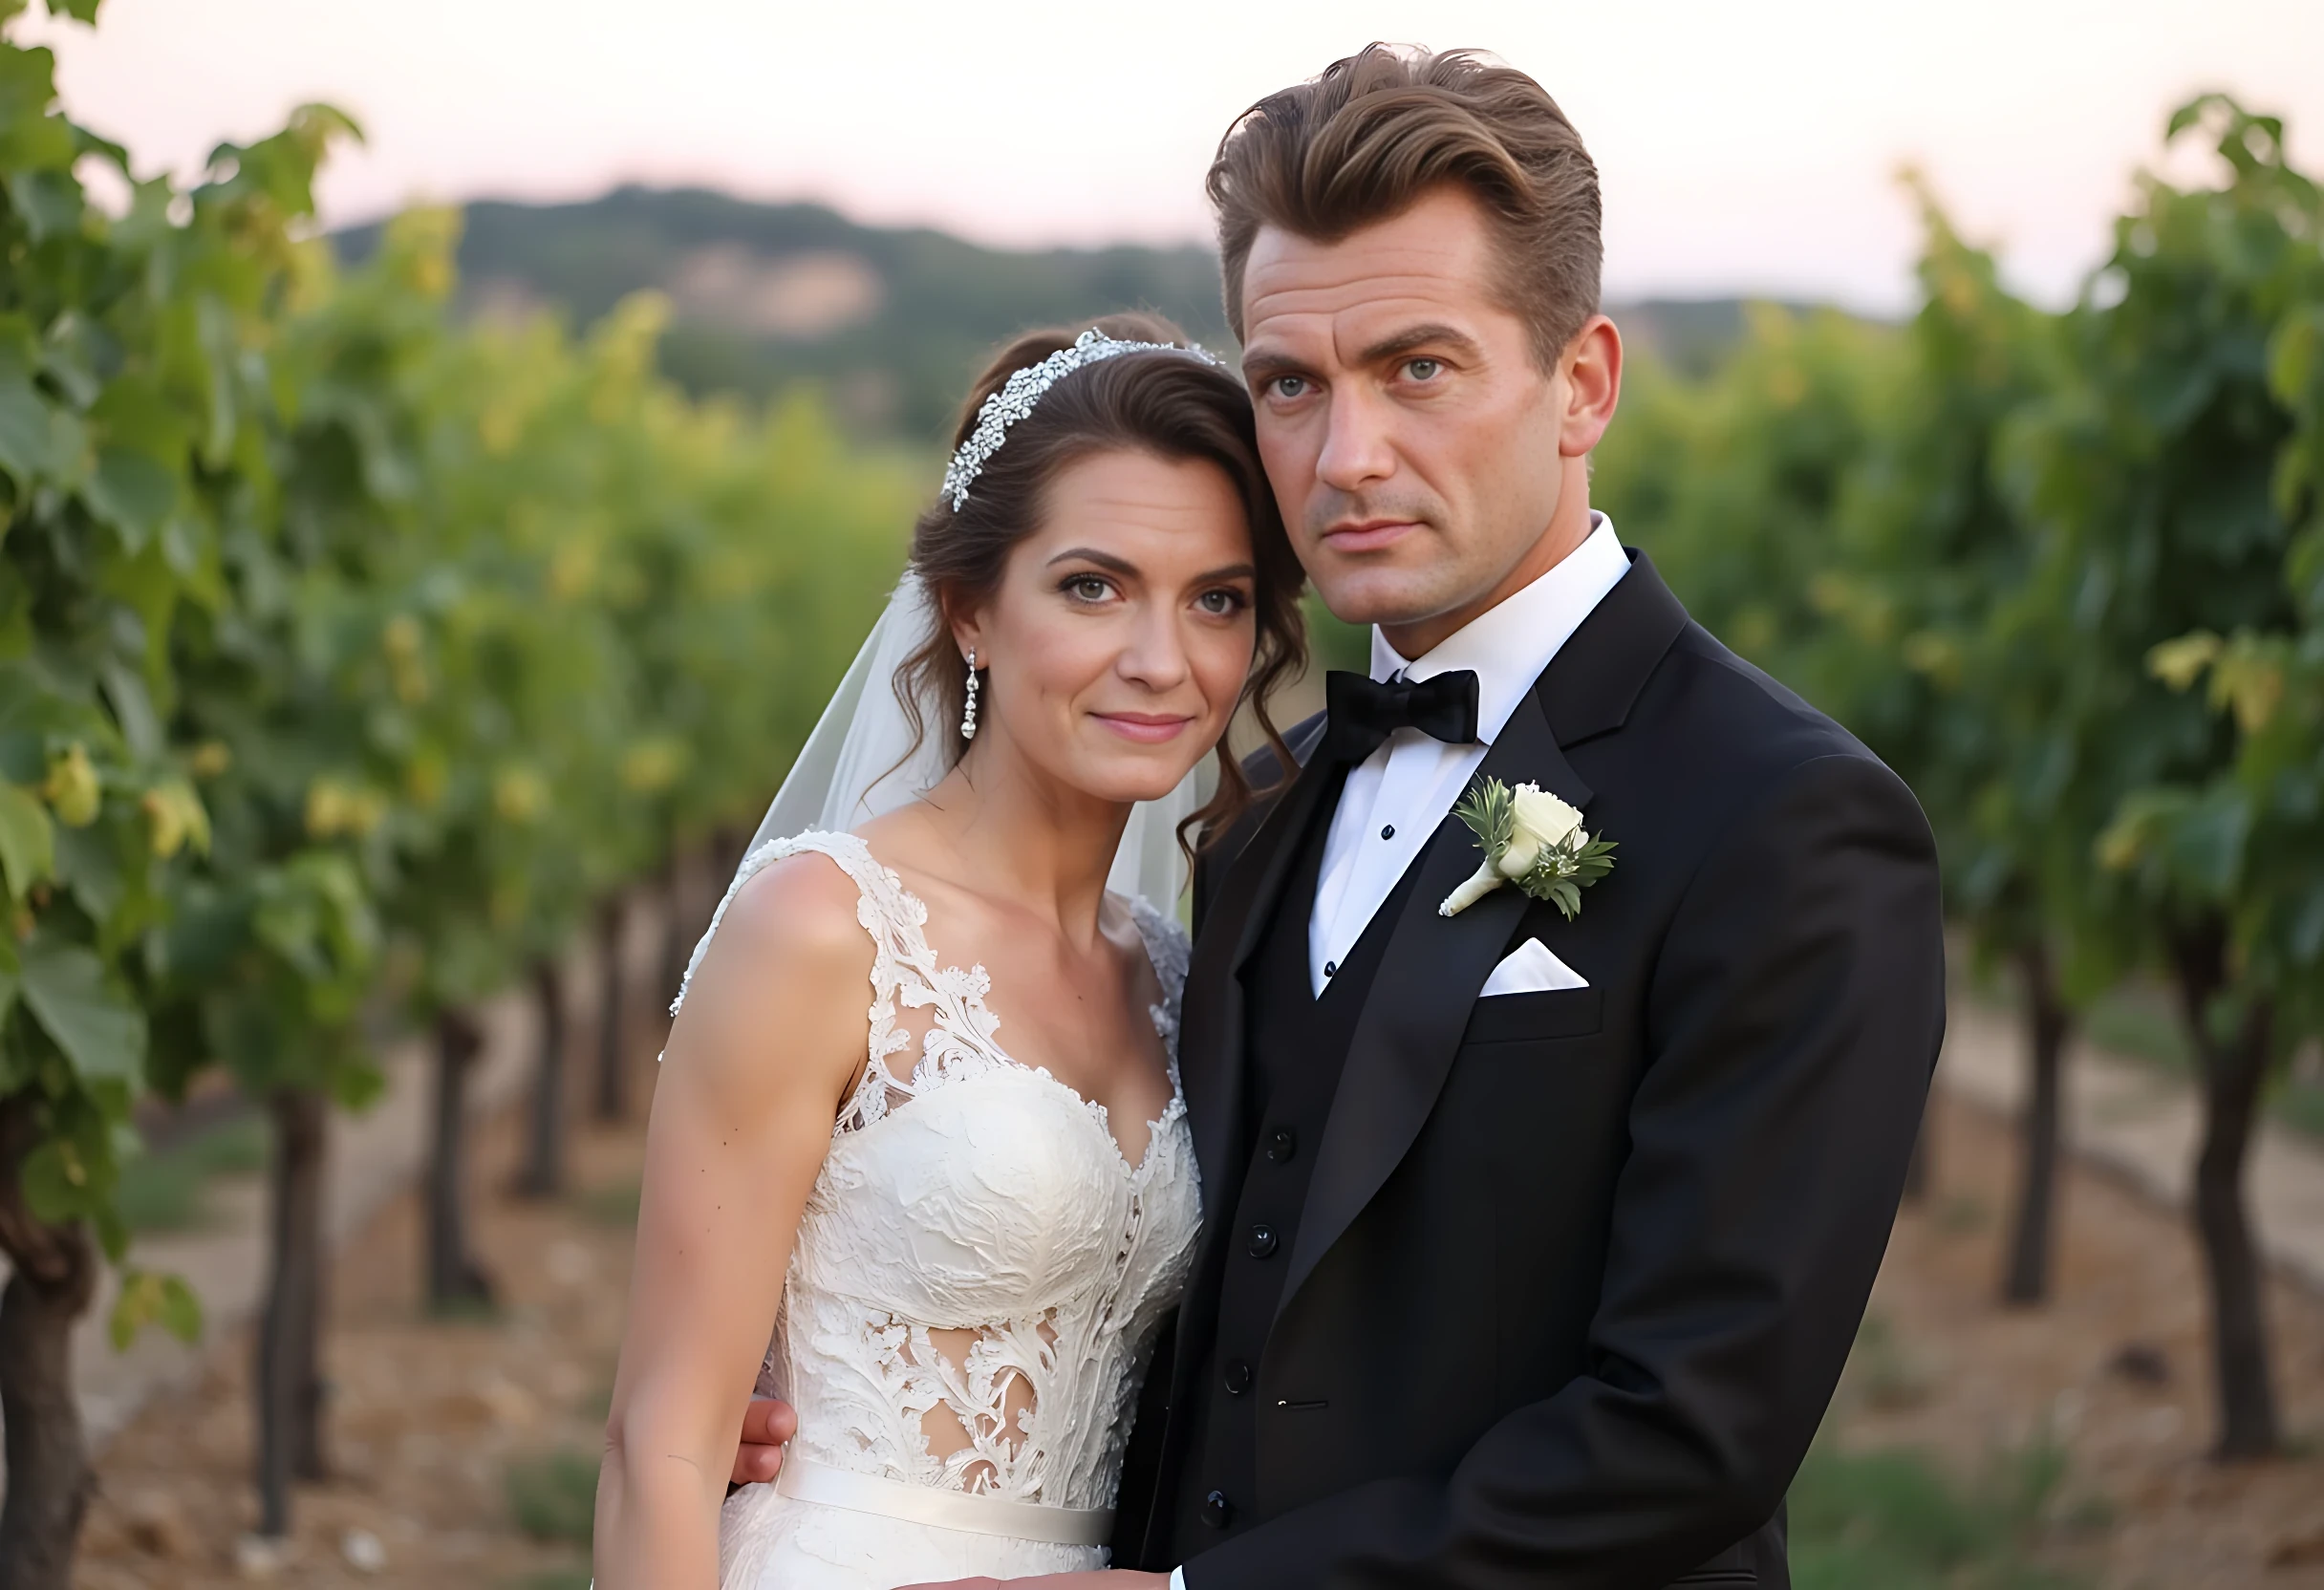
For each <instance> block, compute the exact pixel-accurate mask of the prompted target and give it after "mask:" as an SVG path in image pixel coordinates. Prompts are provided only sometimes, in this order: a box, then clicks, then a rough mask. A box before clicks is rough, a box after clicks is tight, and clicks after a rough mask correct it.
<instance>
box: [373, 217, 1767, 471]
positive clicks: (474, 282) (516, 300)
mask: <svg viewBox="0 0 2324 1590" xmlns="http://www.w3.org/2000/svg"><path fill="white" fill-rule="evenodd" d="M466 216H467V225H466V229H465V232H464V233H463V238H462V241H461V248H460V269H461V293H462V300H463V309H464V310H465V311H466V312H469V313H472V314H476V315H479V316H484V317H504V318H521V317H523V316H525V315H527V314H530V313H533V312H538V311H541V310H545V309H548V310H556V311H559V312H564V313H566V314H568V315H570V317H571V318H572V319H573V320H574V322H575V323H577V324H581V325H587V324H588V323H589V322H591V321H592V320H595V319H596V318H597V317H598V316H600V315H602V314H603V313H605V312H606V311H607V310H609V309H611V308H613V305H614V304H615V303H616V302H618V301H619V300H620V299H621V298H622V297H623V296H624V295H625V294H627V293H630V292H634V291H636V290H639V289H641V288H653V289H656V290H660V291H662V292H664V293H666V294H668V296H669V298H670V300H671V303H672V306H673V309H674V311H675V312H674V315H673V321H672V325H671V328H670V331H669V333H668V334H667V336H666V337H665V339H664V341H663V344H662V364H663V368H664V369H665V370H666V371H667V372H668V374H669V375H670V376H671V377H672V378H673V379H675V380H677V381H678V382H679V383H680V384H682V385H684V386H685V387H687V388H689V389H690V390H692V391H695V392H713V391H730V392H739V393H742V394H744V395H746V396H749V397H754V398H764V397H766V396H768V395H770V394H772V393H775V392H779V391H781V390H783V389H784V388H785V387H788V386H792V385H795V384H798V383H800V382H803V381H804V382H812V383H814V384H816V385H819V386H821V387H823V388H824V389H825V390H826V391H827V392H828V395H829V397H830V398H831V401H832V403H833V406H834V407H835V408H836V409H837V410H838V412H839V414H840V415H841V417H842V418H843V419H844V420H845V421H846V422H847V423H848V424H849V426H850V428H851V429H854V430H856V431H858V432H860V433H863V434H866V435H871V436H880V437H893V438H898V439H902V440H912V441H933V440H936V439H938V438H940V437H941V436H942V435H943V434H944V433H945V431H946V430H947V428H948V427H949V426H950V424H951V422H952V419H953V413H954V406H955V405H956V404H957V403H958V401H959V398H960V395H961V393H962V392H963V390H964V389H965V388H966V386H967V384H968V380H969V377H970V376H973V375H974V374H975V373H976V370H977V369H978V367H979V365H980V364H981V363H982V361H983V359H984V358H985V357H986V355H988V354H989V353H990V351H991V350H992V349H993V348H994V347H995V346H996V345H997V344H999V343H1000V342H1001V341H1002V340H1003V339H1005V338H1006V337H1008V336H1010V335H1011V334H1013V333H1016V332H1018V331H1021V330H1022V329H1023V328H1025V327H1028V326H1037V325H1044V324H1054V323H1065V322H1071V321H1076V320H1086V319H1087V318H1089V317H1090V316H1092V315H1096V314H1101V313H1105V312H1109V311H1116V310H1123V309H1147V310H1153V311H1158V312H1161V313H1163V314H1166V315H1168V316H1169V317H1170V318H1171V319H1173V320H1174V321H1176V322H1177V323H1178V324H1179V325H1181V326H1183V327H1185V328H1186V329H1187V331H1188V332H1190V333H1193V334H1194V336H1195V337H1197V338H1199V339H1201V340H1202V341H1204V342H1207V343H1209V344H1211V345H1212V346H1214V347H1219V348H1224V347H1227V346H1229V345H1231V344H1232V342H1233V337H1232V336H1231V334H1230V333H1228V331H1227V327H1226V319H1225V316H1224V314H1223V313H1221V312H1220V309H1219V303H1218V262H1217V258H1216V255H1214V254H1213V253H1211V251H1210V250H1209V249H1207V248H1200V247H1179V248H1153V247H1129V246H1125V247H1113V248H1094V249H1081V248H1053V249H1044V250H1006V249H997V248H987V247H980V246H979V245H977V244H973V243H968V242H964V241H962V240H961V239H959V238H956V237H952V236H950V235H948V234H946V233H943V232H938V231H933V230H929V229H927V228H920V227H913V228H891V227H877V226H860V225H858V224H856V223H855V222H852V221H850V220H848V219H847V218H846V217H845V216H842V215H840V214H839V213H838V212H837V211H835V210H832V209H829V208H827V207H825V206H824V205H821V204H754V203H750V202H748V201H745V200H740V199H735V198H732V197H730V196H728V195H725V194H721V193H714V192H709V191H706V190H703V189H699V188H682V189H655V188H645V187H635V186H633V187H622V188H616V189H615V190H613V192H611V193H609V194H607V195H605V196H604V197H603V198H600V199H593V200H590V201H588V202H586V203H581V204H510V203H506V202H503V201H498V200H487V201H481V202H478V203H475V204H469V205H467V206H466ZM378 237H379V228H378V226H358V227H354V228H351V229H349V230H347V231H344V232H341V233H339V234H337V237H336V239H335V241H336V243H337V245H338V247H339V250H340V253H341V255H342V257H344V258H346V259H348V260H350V261H358V260H360V259H362V258H363V257H365V256H366V255H368V254H369V253H370V252H371V251H372V250H373V249H374V248H376V247H377V244H378ZM1613 313H1614V314H1615V317H1616V319H1617V320H1618V321H1620V323H1621V325H1622V328H1623V332H1624V334H1625V336H1626V337H1627V338H1628V339H1629V340H1630V342H1631V344H1632V346H1633V347H1634V348H1637V347H1643V348H1645V349H1646V351H1648V352H1650V353H1652V354H1654V355H1657V356H1659V357H1661V358H1663V359H1664V360H1666V361H1668V362H1669V363H1672V364H1675V365H1678V366H1680V367H1681V368H1689V369H1701V368H1703V367H1705V366H1707V365H1709V364H1710V363H1711V362H1714V361H1715V360H1716V358H1717V356H1718V355H1719V354H1720V352H1722V351H1723V350H1724V349H1725V348H1726V347H1727V346H1729V345H1730V344H1732V342H1733V341H1734V339H1735V338H1736V337H1737V336H1738V335H1739V334H1740V333H1741V331H1742V326H1743V305H1742V301H1741V300H1739V299H1706V300H1696V301H1677V300H1649V301H1645V302H1641V303H1635V304H1629V305H1625V306H1619V307H1615V308H1614V309H1613Z"/></svg>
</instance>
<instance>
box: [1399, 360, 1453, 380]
mask: <svg viewBox="0 0 2324 1590" xmlns="http://www.w3.org/2000/svg"><path fill="white" fill-rule="evenodd" d="M1444 368H1445V364H1444V360H1442V359H1406V360H1405V361H1404V373H1405V374H1406V375H1408V376H1411V377H1412V379H1414V380H1416V381H1432V380H1434V379H1436V377H1437V376H1441V375H1443V374H1444Z"/></svg>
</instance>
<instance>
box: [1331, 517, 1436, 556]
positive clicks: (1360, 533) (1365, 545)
mask: <svg viewBox="0 0 2324 1590" xmlns="http://www.w3.org/2000/svg"><path fill="white" fill-rule="evenodd" d="M1418 528H1420V522H1419V521H1418V520H1414V519H1364V520H1356V521H1353V522H1350V523H1347V524H1343V525H1334V526H1331V527H1330V528H1329V529H1327V530H1325V531H1324V532H1323V545H1324V546H1326V547H1329V548H1331V549H1332V550H1333V551H1335V552H1349V553H1352V552H1376V551H1378V550H1380V548H1383V547H1392V546H1394V545H1395V544H1396V543H1397V542H1399V541H1402V540H1403V539H1404V538H1405V537H1406V536H1407V535H1409V534H1410V533H1411V532H1412V531H1414V530H1416V529H1418Z"/></svg>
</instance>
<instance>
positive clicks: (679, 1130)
mask: <svg viewBox="0 0 2324 1590" xmlns="http://www.w3.org/2000/svg"><path fill="white" fill-rule="evenodd" d="M855 901H856V896H855V886H854V885H853V884H852V883H851V882H850V880H849V879H848V878H847V876H846V875H845V874H844V873H842V872H841V871H839V870H838V869H836V868H834V867H832V866H831V865H830V864H829V863H828V861H826V860H824V859H823V858H822V857H820V856H812V855H801V856H796V857H793V858H791V859H790V860H788V861H785V862H782V863H779V864H777V865H776V866H774V867H771V868H769V869H767V870H765V871H764V872H762V873H760V874H759V875H758V876H757V877H754V878H753V879H751V880H750V881H749V882H748V883H747V884H745V885H744V886H743V887H742V891H741V892H740V893H738V894H737V895H736V896H735V898H734V901H733V903H732V904H731V905H730V906H729V907H728V908H727V911H726V914H725V917H724V919H723V921H721V924H720V926H719V931H718V935H717V936H716V937H715V938H713V939H712V940H711V943H710V949H709V951H708V953H707V954H706V955H705V956H703V958H702V964H701V966H700V968H699V970H698V971H697V972H696V974H695V977H694V981H693V983H692V985H691V987H690V988H689V989H688V991H687V994H686V1000H685V1004H684V1006H683V1007H682V1008H681V1009H680V1011H679V1013H678V1020H677V1021H676V1023H675V1025H674V1026H673V1027H672V1029H671V1033H670V1042H669V1043H668V1045H667V1047H666V1048H665V1050H664V1054H663V1061H662V1066H661V1073H660V1076H659V1078H658V1079H657V1081H656V1086H655V1091H654V1111H653V1119H652V1122H651V1124H650V1125H649V1127H648V1128H647V1133H646V1168H645V1183H644V1190H643V1196H642V1199H641V1201H640V1203H639V1207H638V1215H637V1258H636V1265H635V1271H634V1272H633V1274H632V1277H631V1281H630V1314H629V1325H628V1330H627V1334H626V1335H625V1336H624V1338H623V1340H622V1344H621V1363H620V1367H619V1368H618V1369H617V1370H616V1371H615V1374H614V1378H613V1410H612V1415H611V1417H610V1419H609V1420H608V1422H607V1426H606V1450H605V1461H604V1465H603V1468H602V1469H601V1470H600V1472H599V1475H598V1480H597V1526H596V1541H595V1555H596V1564H595V1565H596V1576H597V1584H598V1586H599V1590H669V1587H680V1590H714V1587H715V1586H716V1585H717V1584H718V1579H719V1552H718V1528H719V1507H720V1504H721V1501H722V1500H723V1499H724V1496H725V1493H726V1475H727V1472H728V1469H729V1467H730V1466H731V1464H732V1462H733V1459H734V1450H735V1429H736V1427H737V1425H738V1424H739V1423H740V1421H741V1419H742V1409H743V1407H744V1405H745V1403H746V1402H747V1401H748V1400H749V1397H750V1391H751V1384H752V1381H753V1380H754V1379H755V1378H756V1376H757V1373H758V1368H759V1364H760V1361H761V1359H762V1357H763V1356H764V1353H765V1350H766V1343H767V1337H768V1335H769V1334H770V1332H771V1331H772V1329H773V1325H774V1320H775V1310H776V1307H777V1305H778V1303H779V1302H780V1301H781V1298H782V1289H783V1274H784V1270H785V1267H786V1266H787V1264H788V1262H789V1258H790V1251H791V1243H792V1240H793V1238H794V1237H795V1235H797V1231H798V1225H799V1216H800V1212H801V1210H802V1209H803V1208H804V1207H805V1205H806V1202H807V1192H808V1190H809V1189H810V1188H811V1187H812V1186H813V1184H814V1180H815V1174H816V1171H818V1170H819V1169H820V1168H821V1166H822V1164H823V1157H824V1152H825V1150H826V1149H827V1148H828V1145H829V1142H830V1135H831V1122H832V1120H833V1117H834V1116H835V1114H836V1112H837V1108H838V1105H839V1101H840V1100H841V1099H842V1098H843V1097H844V1096H845V1094H846V1093H847V1091H848V1088H849V1086H850V1084H851V1082H852V1081H853V1079H854V1078H855V1077H856V1076H857V1075H858V1074H859V1072H860V1070H861V1067H862V1066H863V1064H864V1059H865V1039H866V1018H865V1010H866V1007H867V1006H868V1005H869V1004H870V1002H871V994H870V987H871V985H870V981H869V978H870V975H871V940H870V939H869V938H867V937H866V936H865V935H864V932H863V930H862V928H861V927H860V926H858V925H857V922H856V916H855Z"/></svg>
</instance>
